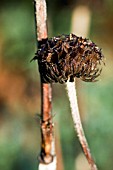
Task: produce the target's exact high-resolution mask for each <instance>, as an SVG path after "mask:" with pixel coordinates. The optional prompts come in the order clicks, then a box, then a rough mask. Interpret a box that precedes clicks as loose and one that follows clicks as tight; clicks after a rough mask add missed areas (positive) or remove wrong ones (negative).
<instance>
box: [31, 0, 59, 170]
mask: <svg viewBox="0 0 113 170" xmlns="http://www.w3.org/2000/svg"><path fill="white" fill-rule="evenodd" d="M34 7H35V21H36V35H37V44H38V42H39V41H41V40H42V39H46V38H47V24H46V22H47V12H46V1H45V0H34ZM51 98H52V87H51V84H45V83H42V82H41V140H42V141H41V152H40V157H39V170H51V169H52V170H56V156H55V144H54V134H53V122H52V115H51V108H52V104H51Z"/></svg>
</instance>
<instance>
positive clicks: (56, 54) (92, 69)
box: [33, 34, 104, 83]
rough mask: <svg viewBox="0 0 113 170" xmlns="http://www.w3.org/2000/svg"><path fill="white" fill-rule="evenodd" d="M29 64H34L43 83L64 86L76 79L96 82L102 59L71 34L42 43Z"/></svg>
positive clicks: (86, 41)
mask: <svg viewBox="0 0 113 170" xmlns="http://www.w3.org/2000/svg"><path fill="white" fill-rule="evenodd" d="M33 60H38V64H39V72H40V75H41V81H42V82H43V83H55V82H59V83H65V82H67V80H69V81H70V82H73V81H74V78H75V77H77V78H80V79H81V80H83V81H86V82H94V81H97V77H98V76H99V75H100V73H101V71H102V63H104V61H103V60H104V56H103V54H102V52H101V49H100V48H99V47H98V46H97V45H96V44H95V43H94V42H92V41H91V40H89V39H86V38H82V37H78V36H76V35H74V34H70V35H60V36H56V37H53V38H51V39H46V40H42V42H40V48H39V49H38V51H37V52H36V55H35V57H34V58H33Z"/></svg>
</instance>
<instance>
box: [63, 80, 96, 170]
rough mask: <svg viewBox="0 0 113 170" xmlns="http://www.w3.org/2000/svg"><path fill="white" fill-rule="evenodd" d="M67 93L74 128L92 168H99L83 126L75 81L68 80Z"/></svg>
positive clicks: (94, 169) (93, 169)
mask: <svg viewBox="0 0 113 170" xmlns="http://www.w3.org/2000/svg"><path fill="white" fill-rule="evenodd" d="M66 85H67V93H68V97H69V101H70V107H71V114H72V118H73V122H74V128H75V130H76V132H77V136H78V138H79V141H80V144H81V146H82V149H83V152H84V154H85V156H86V158H87V160H88V162H89V164H90V166H91V170H97V166H96V164H95V162H94V160H93V158H92V155H91V152H90V149H89V146H88V143H87V140H86V137H85V134H84V130H83V127H82V123H81V119H80V113H79V108H78V102H77V94H76V88H75V82H69V81H68V82H67V84H66Z"/></svg>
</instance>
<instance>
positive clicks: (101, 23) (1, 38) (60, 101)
mask: <svg viewBox="0 0 113 170" xmlns="http://www.w3.org/2000/svg"><path fill="white" fill-rule="evenodd" d="M80 6H84V7H86V8H87V9H88V11H89V13H88V16H89V17H90V22H89V23H88V24H89V25H88V33H87V36H88V37H89V38H90V39H91V40H93V41H94V42H96V44H98V46H100V47H101V48H102V49H103V53H104V56H105V58H106V66H104V68H103V72H102V75H101V77H100V81H98V82H96V83H85V82H82V81H80V80H77V93H78V101H79V108H80V113H81V118H82V123H83V126H84V129H85V134H86V136H87V139H88V142H89V145H90V148H91V151H92V154H93V156H94V158H95V160H96V163H97V165H98V167H99V170H113V1H112V0H88V1H86V0H78V1H77V0H52V1H51V0H47V7H48V31H49V36H50V37H51V36H55V35H59V34H62V33H64V34H69V33H70V32H71V31H72V25H73V22H72V18H73V14H74V11H76V9H77V7H80ZM82 12H83V11H82ZM86 13H87V10H86V12H85V11H84V13H83V15H86ZM79 21H80V22H81V23H82V22H83V21H82V19H80V18H79ZM83 27H84V26H83ZM35 51H36V36H35V22H34V6H33V0H32V1H31V0H20V1H17V0H10V1H7V0H4V1H0V170H15V169H16V170H36V169H37V165H38V161H37V156H38V154H39V152H40V119H39V116H37V114H40V79H39V73H38V68H37V63H36V62H32V63H30V59H32V58H33V56H34V54H35ZM53 115H54V118H53V119H54V122H55V128H56V145H57V146H56V147H57V153H58V160H59V162H58V169H59V170H64V169H65V170H69V169H71V170H88V168H89V167H88V165H87V161H86V159H85V157H84V155H83V153H82V150H81V147H80V144H79V142H78V139H77V136H76V133H75V131H74V128H73V122H72V118H71V114H70V108H69V101H68V98H67V94H66V90H65V85H59V84H54V85H53Z"/></svg>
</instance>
